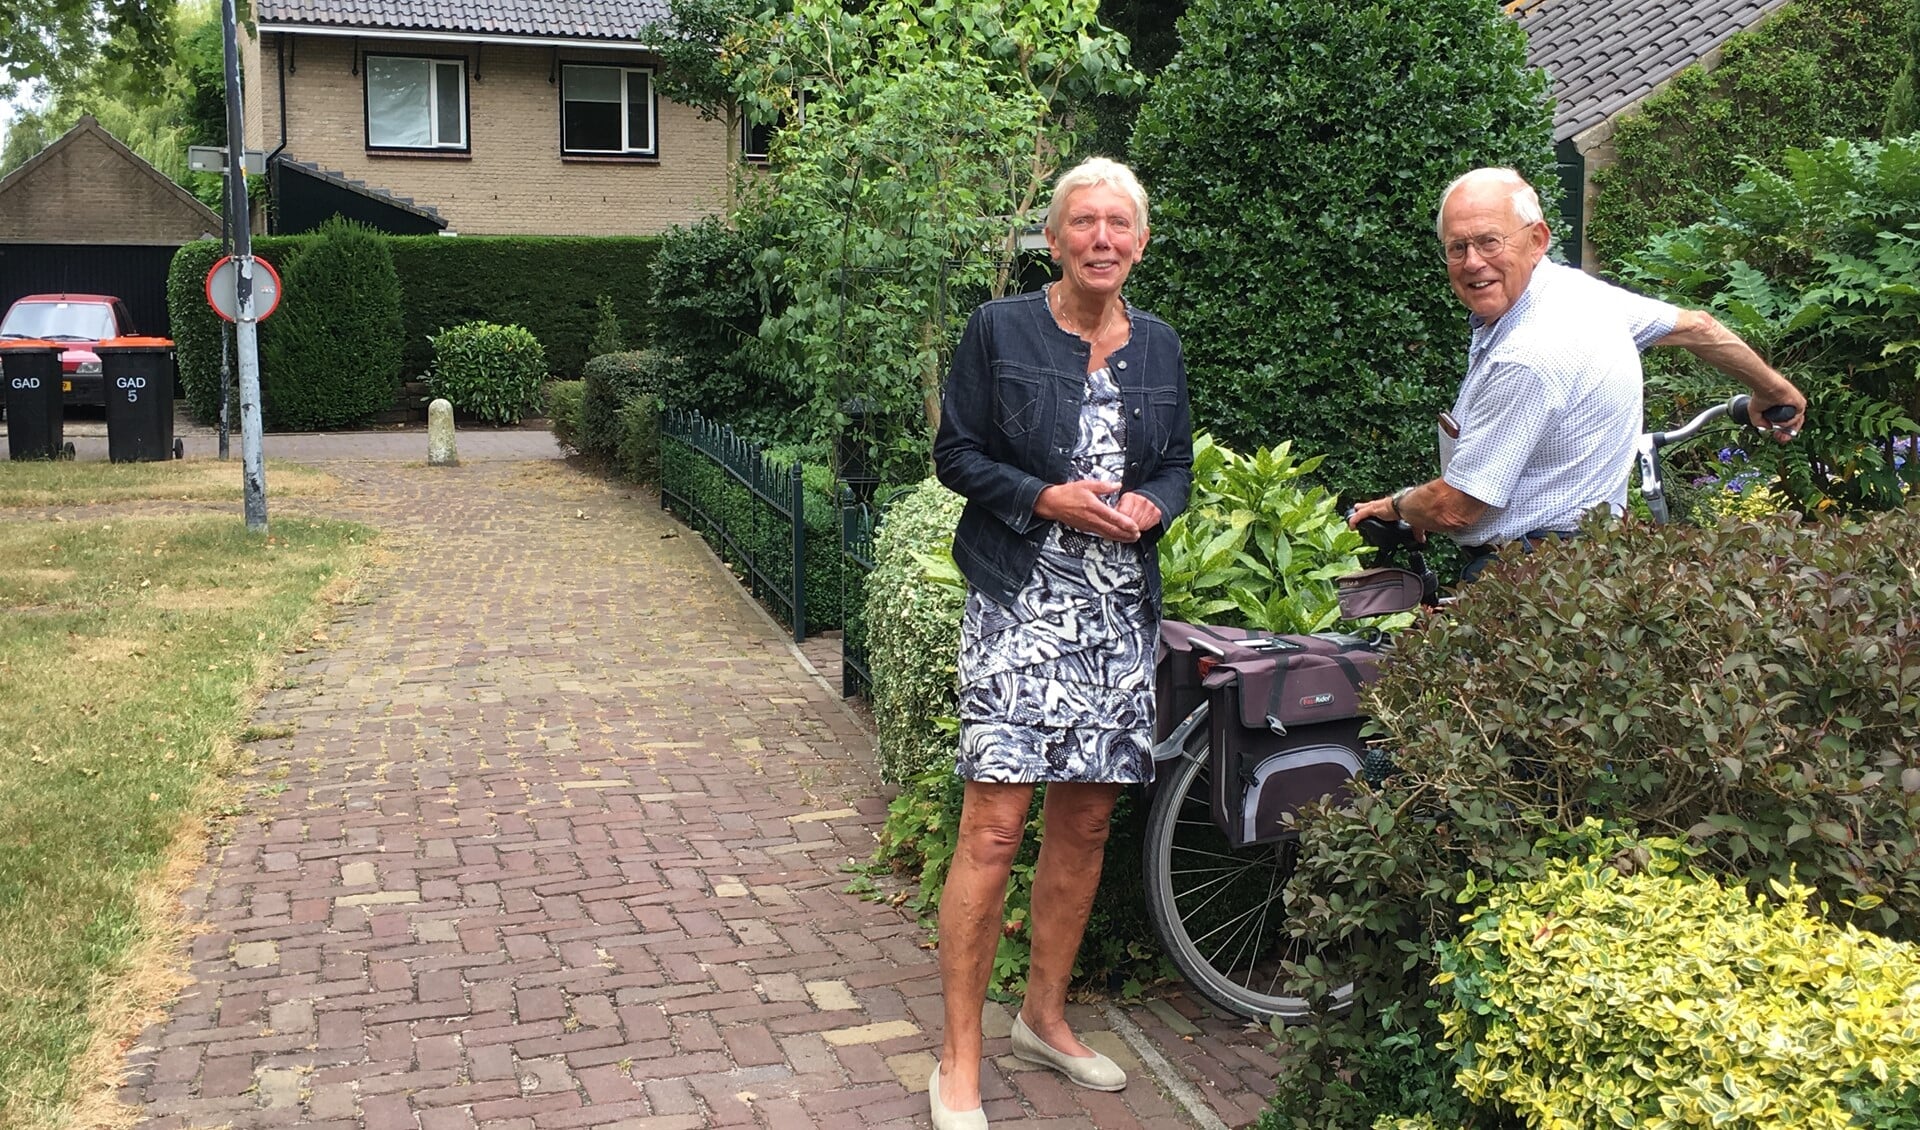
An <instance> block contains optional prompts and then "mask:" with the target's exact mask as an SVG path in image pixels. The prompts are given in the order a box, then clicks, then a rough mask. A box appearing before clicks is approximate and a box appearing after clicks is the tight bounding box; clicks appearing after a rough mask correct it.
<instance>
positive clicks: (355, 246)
mask: <svg viewBox="0 0 1920 1130" xmlns="http://www.w3.org/2000/svg"><path fill="white" fill-rule="evenodd" d="M281 281H282V282H283V284H284V286H285V293H284V294H283V295H282V297H281V303H280V305H281V309H280V310H279V312H278V314H277V315H276V316H275V318H273V319H272V321H273V323H274V334H273V336H272V337H270V338H267V339H265V340H264V341H263V342H262V343H261V348H260V400H261V416H262V420H263V422H264V423H265V425H266V426H267V427H269V428H274V429H285V430H291V431H310V430H314V429H320V428H337V427H343V426H346V425H353V424H361V423H365V422H366V421H367V420H368V419H370V418H371V417H372V416H373V414H374V413H376V412H379V411H380V410H381V409H383V408H387V407H389V406H390V405H392V404H393V399H394V396H395V394H396V393H397V392H398V390H399V387H400V334H401V320H400V279H399V276H398V275H397V274H396V273H395V271H394V267H393V256H392V254H391V253H389V251H388V250H387V245H386V243H385V242H384V241H383V240H382V239H381V237H380V236H379V235H377V234H375V232H374V231H373V229H371V228H368V227H365V226H363V225H360V224H354V223H350V222H348V221H346V220H342V219H340V218H339V217H337V216H336V217H334V218H333V219H331V220H328V221H327V222H326V223H325V224H324V225H322V226H321V228H320V230H319V232H318V233H317V234H316V235H315V236H314V238H313V239H312V240H311V241H309V242H308V243H307V244H306V245H305V246H304V247H303V248H302V249H301V251H300V253H299V254H298V255H296V256H294V258H293V259H292V261H291V262H289V263H288V264H287V269H286V271H285V272H283V273H282V280H281ZM203 297H204V296H203ZM236 369H237V366H236Z"/></svg>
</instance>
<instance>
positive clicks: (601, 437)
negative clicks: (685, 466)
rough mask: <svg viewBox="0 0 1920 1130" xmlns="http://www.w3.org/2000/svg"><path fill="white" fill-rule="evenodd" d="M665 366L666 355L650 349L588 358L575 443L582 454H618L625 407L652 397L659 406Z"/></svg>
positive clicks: (606, 456)
mask: <svg viewBox="0 0 1920 1130" xmlns="http://www.w3.org/2000/svg"><path fill="white" fill-rule="evenodd" d="M665 368H666V361H665V358H663V357H661V355H660V354H659V353H657V352H655V351H653V350H650V349H636V350H628V351H626V352H623V353H602V354H600V355H599V356H597V357H594V358H592V359H591V360H589V361H588V362H587V366H586V371H585V373H584V375H583V376H582V377H581V384H582V392H581V396H580V433H579V442H578V443H576V444H574V446H575V447H577V448H579V449H580V452H581V454H583V455H592V456H595V457H597V458H601V459H612V458H614V454H615V449H616V448H618V447H619V445H620V434H621V428H620V419H619V417H620V411H621V409H623V408H625V407H626V406H627V405H629V404H631V403H633V402H635V401H636V400H639V399H642V398H648V399H651V400H652V401H653V402H654V404H655V407H656V410H657V409H658V404H659V401H660V400H661V399H662V395H661V388H662V386H663V385H664V383H665V380H666V378H665V374H664V372H663V370H664V369H665Z"/></svg>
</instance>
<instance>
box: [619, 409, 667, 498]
mask: <svg viewBox="0 0 1920 1130" xmlns="http://www.w3.org/2000/svg"><path fill="white" fill-rule="evenodd" d="M613 419H614V426H615V432H616V434H617V436H618V438H617V439H616V440H615V441H614V445H613V465H614V467H615V468H616V469H617V470H618V471H619V472H620V477H621V478H624V479H630V480H632V481H633V482H637V483H657V482H659V481H660V405H659V403H658V402H657V401H655V400H654V398H653V397H652V396H649V395H641V396H636V397H634V398H633V399H632V400H629V401H627V402H626V403H625V404H622V405H621V406H620V407H619V409H618V410H617V411H616V412H615V413H614V416H613Z"/></svg>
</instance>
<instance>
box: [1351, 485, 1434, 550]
mask: <svg viewBox="0 0 1920 1130" xmlns="http://www.w3.org/2000/svg"><path fill="white" fill-rule="evenodd" d="M1368 518H1375V519H1378V520H1379V521H1382V522H1385V523H1387V524H1388V525H1389V526H1391V525H1393V524H1394V523H1396V522H1398V521H1400V515H1398V514H1396V513H1394V507H1393V496H1392V495H1388V496H1386V497H1384V498H1376V499H1374V500H1373V501H1372V502H1362V503H1359V504H1358V505H1356V506H1355V507H1354V508H1353V509H1351V510H1349V511H1347V525H1348V527H1350V528H1354V527H1358V526H1359V525H1360V523H1361V522H1363V521H1365V520H1367V519H1368ZM1415 534H1416V535H1417V536H1418V537H1419V539H1420V540H1421V541H1425V540H1427V535H1426V531H1424V530H1416V531H1415Z"/></svg>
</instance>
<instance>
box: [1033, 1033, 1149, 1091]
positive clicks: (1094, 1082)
mask: <svg viewBox="0 0 1920 1130" xmlns="http://www.w3.org/2000/svg"><path fill="white" fill-rule="evenodd" d="M1013 1054H1014V1055H1016V1056H1019V1057H1020V1058H1021V1059H1024V1060H1026V1061H1027V1062H1028V1063H1038V1064H1040V1065H1042V1066H1044V1067H1051V1068H1053V1069H1054V1070H1055V1071H1058V1072H1059V1073H1060V1074H1062V1075H1065V1076H1066V1077H1067V1078H1069V1079H1071V1080H1073V1081H1074V1082H1075V1083H1078V1084H1080V1085H1081V1086H1082V1087H1086V1088H1088V1089H1089V1090H1094V1091H1118V1090H1120V1089H1121V1088H1122V1087H1125V1086H1126V1085H1127V1073H1126V1072H1125V1071H1123V1070H1121V1067H1120V1065H1119V1064H1117V1063H1115V1062H1113V1060H1111V1059H1108V1058H1107V1057H1106V1056H1104V1055H1101V1054H1100V1053H1099V1052H1094V1053H1093V1054H1092V1055H1068V1054H1067V1053H1066V1052H1063V1051H1059V1050H1056V1049H1055V1048H1054V1047H1053V1045H1051V1044H1049V1043H1047V1042H1046V1041H1045V1040H1043V1039H1041V1038H1040V1037H1039V1036H1036V1035H1034V1032H1033V1029H1031V1028H1029V1027H1027V1021H1026V1018H1025V1017H1023V1016H1015V1017H1014V1018H1013Z"/></svg>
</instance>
